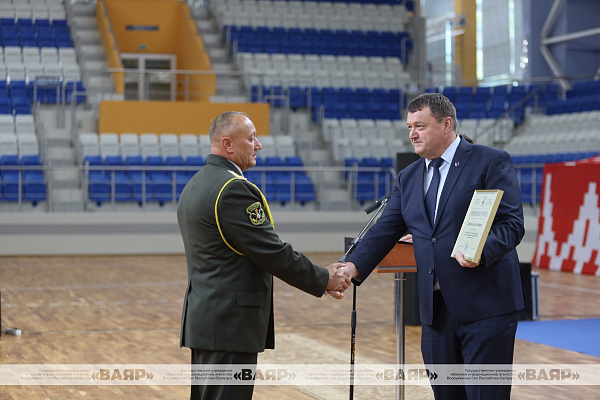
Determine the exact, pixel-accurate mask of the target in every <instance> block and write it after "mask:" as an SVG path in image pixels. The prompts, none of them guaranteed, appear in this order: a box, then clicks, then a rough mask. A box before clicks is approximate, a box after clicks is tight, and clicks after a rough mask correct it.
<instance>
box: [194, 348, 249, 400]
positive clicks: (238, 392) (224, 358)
mask: <svg viewBox="0 0 600 400" xmlns="http://www.w3.org/2000/svg"><path fill="white" fill-rule="evenodd" d="M257 359H258V354H257V353H237V352H231V351H210V350H203V349H192V364H203V365H209V364H219V365H220V366H221V367H223V366H225V365H234V364H248V365H252V368H254V369H255V367H256V361H257ZM250 382H251V383H250V384H247V385H239V384H234V385H192V388H191V395H190V400H251V399H252V393H253V392H254V381H250Z"/></svg>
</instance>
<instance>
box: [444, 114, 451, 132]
mask: <svg viewBox="0 0 600 400" xmlns="http://www.w3.org/2000/svg"><path fill="white" fill-rule="evenodd" d="M452 125H453V123H452V118H450V117H446V118H444V131H445V132H446V133H450V132H452Z"/></svg>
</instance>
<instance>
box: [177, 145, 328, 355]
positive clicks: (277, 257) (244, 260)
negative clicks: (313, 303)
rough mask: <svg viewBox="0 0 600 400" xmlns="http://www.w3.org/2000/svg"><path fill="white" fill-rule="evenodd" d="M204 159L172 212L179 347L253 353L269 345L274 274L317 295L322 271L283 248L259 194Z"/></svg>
mask: <svg viewBox="0 0 600 400" xmlns="http://www.w3.org/2000/svg"><path fill="white" fill-rule="evenodd" d="M237 174H238V171H237V169H236V168H235V167H234V166H233V164H231V163H230V162H229V161H228V160H227V159H225V158H223V157H219V156H216V155H210V156H209V157H208V160H207V164H206V166H205V167H203V168H202V169H201V170H200V171H199V172H198V173H197V174H196V175H194V177H193V178H192V179H191V180H190V181H189V182H188V184H187V185H186V187H185V188H184V190H183V192H182V194H181V198H180V200H179V204H178V207H177V219H178V221H179V228H180V230H181V234H182V237H183V243H184V247H185V253H186V258H187V268H188V286H187V290H186V293H185V298H184V301H183V312H182V322H181V346H186V347H190V348H197V349H205V350H214V351H236V352H247V353H257V352H261V351H263V350H264V349H265V348H273V347H274V334H273V304H272V298H273V295H272V290H273V275H275V276H277V277H278V278H280V279H282V280H283V281H285V282H287V283H289V284H290V285H292V286H295V287H297V288H299V289H301V290H303V291H305V292H308V293H310V294H312V295H314V296H321V295H323V293H324V292H325V287H326V286H327V282H328V279H329V273H328V271H327V269H325V268H322V267H320V266H318V265H314V264H313V263H312V262H311V261H310V260H309V259H308V258H306V257H305V256H304V255H302V254H300V253H298V252H295V251H294V250H293V249H292V246H291V245H290V244H289V243H283V242H282V241H281V240H280V239H279V236H277V234H276V233H275V230H274V229H273V225H272V221H271V219H270V212H269V210H268V205H267V204H266V201H265V200H264V197H263V196H262V194H261V193H260V190H259V189H258V188H257V187H256V186H255V185H253V184H251V183H250V182H248V181H247V180H245V179H243V178H241V177H240V176H239V175H237Z"/></svg>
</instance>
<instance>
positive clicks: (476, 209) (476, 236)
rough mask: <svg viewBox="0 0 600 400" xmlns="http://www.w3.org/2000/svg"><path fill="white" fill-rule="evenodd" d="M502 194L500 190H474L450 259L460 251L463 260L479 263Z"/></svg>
mask: <svg viewBox="0 0 600 400" xmlns="http://www.w3.org/2000/svg"><path fill="white" fill-rule="evenodd" d="M503 194H504V191H502V190H476V191H475V193H473V197H472V198H471V204H470V205H469V209H468V210H467V215H466V216H465V219H464V221H463V224H462V227H461V228H460V233H459V234H458V238H457V239H456V243H455V244H454V249H453V250H452V255H451V256H452V257H454V258H456V253H457V251H460V252H461V253H462V254H463V256H464V259H465V260H467V261H471V262H478V261H479V259H480V258H481V252H482V251H483V245H484V244H485V240H486V239H487V237H488V234H489V233H490V228H491V227H492V222H494V217H495V216H496V211H498V206H499V205H500V200H501V199H502V195H503Z"/></svg>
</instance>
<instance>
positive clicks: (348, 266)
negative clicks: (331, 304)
mask: <svg viewBox="0 0 600 400" xmlns="http://www.w3.org/2000/svg"><path fill="white" fill-rule="evenodd" d="M327 270H328V271H329V282H327V287H326V290H325V294H328V295H330V296H331V297H333V298H334V299H338V300H339V299H342V298H343V297H344V294H343V293H344V291H345V290H346V289H348V287H349V286H350V284H351V283H352V278H354V277H356V276H357V275H358V269H357V268H356V266H355V265H354V264H353V263H345V264H342V263H340V262H337V263H333V264H331V265H329V266H328V267H327Z"/></svg>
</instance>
